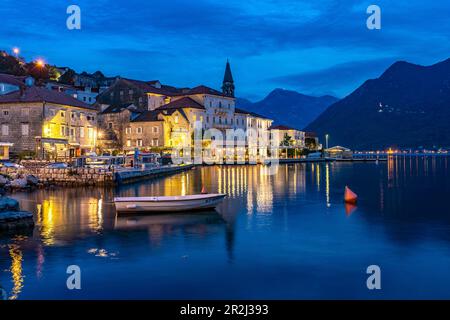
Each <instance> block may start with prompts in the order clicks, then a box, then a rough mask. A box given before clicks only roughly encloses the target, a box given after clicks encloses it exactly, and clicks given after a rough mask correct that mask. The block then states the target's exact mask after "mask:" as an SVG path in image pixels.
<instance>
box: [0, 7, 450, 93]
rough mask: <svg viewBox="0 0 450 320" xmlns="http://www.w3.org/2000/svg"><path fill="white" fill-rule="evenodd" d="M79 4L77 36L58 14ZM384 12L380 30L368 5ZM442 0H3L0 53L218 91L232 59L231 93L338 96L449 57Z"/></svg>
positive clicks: (449, 30) (448, 25)
mask: <svg viewBox="0 0 450 320" xmlns="http://www.w3.org/2000/svg"><path fill="white" fill-rule="evenodd" d="M71 4H76V5H78V6H80V8H81V19H82V21H81V30H68V29H67V28H66V19H67V17H68V15H67V14H66V8H67V6H68V5H71ZM370 4H377V5H379V6H380V7H381V10H382V28H381V30H369V29H367V28H366V19H367V17H368V15H367V14H366V8H367V7H368V5H370ZM449 14H450V1H448V0H445V1H444V0H439V1H418V0H408V1H392V0H391V1H379V0H376V1H353V0H348V1H338V0H315V1H302V0H296V1H291V0H284V1H272V0H246V1H235V0H226V1H209V0H196V1H180V0H176V1H172V0H166V1H160V0H149V1H137V0H127V1H104V0H95V1H92V0H74V1H54V0H39V1H17V0H2V1H1V5H0V16H1V17H2V21H1V25H2V32H1V37H0V50H2V49H3V50H6V51H10V50H11V48H12V47H15V46H17V47H19V48H20V49H21V55H22V56H23V57H25V58H26V59H27V60H29V59H34V58H37V57H42V58H44V59H45V60H46V61H47V62H48V63H50V64H55V65H57V66H69V67H71V68H73V69H75V70H76V71H77V72H82V71H87V72H94V71H96V70H101V71H102V72H103V73H104V74H105V75H107V76H114V75H121V76H123V77H128V78H135V79H141V80H154V79H159V80H160V81H161V82H162V83H165V84H170V85H175V86H183V87H184V86H189V87H193V86H196V85H198V84H205V85H208V86H211V87H214V88H220V85H221V82H222V77H223V72H224V68H225V62H226V59H227V58H228V59H230V62H231V67H232V70H233V75H234V79H235V83H236V95H237V96H239V97H245V98H249V99H251V100H253V101H254V100H258V99H261V98H262V97H264V96H265V95H266V94H267V93H269V92H270V91H271V90H272V89H274V88H286V89H293V90H297V91H299V92H302V93H306V94H314V95H321V94H334V95H336V96H338V97H343V96H345V95H346V94H348V93H350V92H351V91H353V90H354V89H355V88H356V87H357V86H359V85H360V84H361V83H362V82H364V80H366V79H368V78H374V77H377V76H379V75H380V74H381V73H382V72H383V70H384V69H386V68H387V67H388V66H389V65H390V64H392V63H393V62H395V61H396V60H407V61H410V62H414V63H418V64H425V65H428V64H433V63H435V62H438V61H440V60H444V59H447V58H449V57H450V41H449V40H450V39H449V37H450V19H449Z"/></svg>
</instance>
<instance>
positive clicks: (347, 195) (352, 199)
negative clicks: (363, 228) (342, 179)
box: [344, 186, 358, 204]
mask: <svg viewBox="0 0 450 320" xmlns="http://www.w3.org/2000/svg"><path fill="white" fill-rule="evenodd" d="M344 201H345V202H346V203H353V204H355V203H356V201H358V196H357V195H356V193H354V192H353V191H352V190H350V188H349V187H347V186H345V192H344Z"/></svg>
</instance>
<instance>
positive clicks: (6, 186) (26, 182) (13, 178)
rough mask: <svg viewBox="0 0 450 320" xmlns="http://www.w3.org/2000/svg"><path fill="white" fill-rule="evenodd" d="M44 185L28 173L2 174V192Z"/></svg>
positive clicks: (0, 176) (0, 181)
mask: <svg viewBox="0 0 450 320" xmlns="http://www.w3.org/2000/svg"><path fill="white" fill-rule="evenodd" d="M39 187H44V184H43V183H42V182H41V181H40V180H39V179H38V178H37V177H35V176H34V175H31V174H28V175H25V174H18V173H17V174H11V175H8V174H4V173H2V174H0V193H2V194H4V193H5V192H7V191H14V190H29V189H33V188H39Z"/></svg>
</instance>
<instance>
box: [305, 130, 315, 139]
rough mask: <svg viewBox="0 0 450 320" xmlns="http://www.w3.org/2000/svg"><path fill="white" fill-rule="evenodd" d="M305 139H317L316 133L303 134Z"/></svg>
mask: <svg viewBox="0 0 450 320" xmlns="http://www.w3.org/2000/svg"><path fill="white" fill-rule="evenodd" d="M305 138H317V133H315V132H311V131H307V132H305Z"/></svg>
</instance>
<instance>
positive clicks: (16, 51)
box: [13, 47, 20, 58]
mask: <svg viewBox="0 0 450 320" xmlns="http://www.w3.org/2000/svg"><path fill="white" fill-rule="evenodd" d="M13 53H14V55H15V56H16V58H18V57H19V53H20V50H19V48H17V47H15V48H13Z"/></svg>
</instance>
